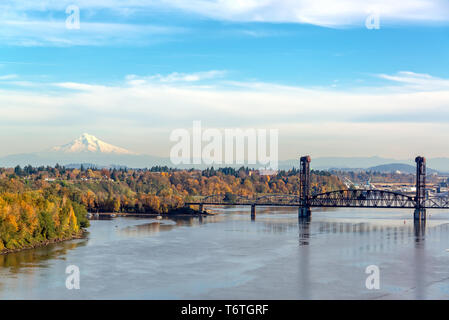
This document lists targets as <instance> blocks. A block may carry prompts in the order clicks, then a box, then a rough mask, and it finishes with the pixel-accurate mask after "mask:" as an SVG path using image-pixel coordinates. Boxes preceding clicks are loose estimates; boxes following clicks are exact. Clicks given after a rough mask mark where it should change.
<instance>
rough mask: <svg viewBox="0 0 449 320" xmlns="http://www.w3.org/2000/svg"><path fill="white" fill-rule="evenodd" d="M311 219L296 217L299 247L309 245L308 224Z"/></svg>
mask: <svg viewBox="0 0 449 320" xmlns="http://www.w3.org/2000/svg"><path fill="white" fill-rule="evenodd" d="M311 221H312V217H311V216H310V217H298V230H299V245H300V246H307V245H309V238H310V223H311Z"/></svg>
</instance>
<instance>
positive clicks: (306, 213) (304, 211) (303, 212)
mask: <svg viewBox="0 0 449 320" xmlns="http://www.w3.org/2000/svg"><path fill="white" fill-rule="evenodd" d="M311 215H312V210H310V207H298V217H310V216H311Z"/></svg>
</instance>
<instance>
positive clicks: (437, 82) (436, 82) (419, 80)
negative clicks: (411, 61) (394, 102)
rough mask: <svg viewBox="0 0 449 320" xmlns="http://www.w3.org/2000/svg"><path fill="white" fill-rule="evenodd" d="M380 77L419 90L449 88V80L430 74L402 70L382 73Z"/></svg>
mask: <svg viewBox="0 0 449 320" xmlns="http://www.w3.org/2000/svg"><path fill="white" fill-rule="evenodd" d="M379 77H380V78H382V79H386V80H390V81H394V82H397V83H399V84H401V85H405V87H402V88H406V89H409V88H413V89H417V90H442V89H449V80H447V79H441V78H438V77H434V76H431V75H429V74H423V73H415V72H410V71H400V72H398V73H397V74H394V75H388V74H380V75H379Z"/></svg>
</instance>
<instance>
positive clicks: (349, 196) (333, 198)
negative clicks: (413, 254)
mask: <svg viewBox="0 0 449 320" xmlns="http://www.w3.org/2000/svg"><path fill="white" fill-rule="evenodd" d="M310 162H311V159H310V157H309V156H305V157H301V158H300V189H299V190H300V191H299V195H290V194H285V195H283V194H278V195H265V196H259V197H243V196H237V195H235V196H233V199H231V200H230V199H226V196H225V195H211V196H205V197H202V198H200V199H198V200H195V201H191V202H186V203H185V205H198V206H199V210H200V211H203V208H204V206H205V205H208V206H251V216H253V217H255V215H256V206H277V207H298V215H299V216H300V217H308V216H310V215H311V208H314V207H315V208H320V207H321V208H325V207H328V208H388V209H413V210H414V219H415V220H425V219H426V210H427V209H449V197H447V196H446V197H426V189H425V187H426V159H425V158H424V157H416V159H415V162H416V194H415V196H410V195H405V194H402V193H399V192H393V191H385V190H371V189H369V190H361V189H356V190H338V191H331V192H325V193H319V194H313V195H311V194H310Z"/></svg>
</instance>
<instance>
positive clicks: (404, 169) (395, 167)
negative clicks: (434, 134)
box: [366, 163, 437, 174]
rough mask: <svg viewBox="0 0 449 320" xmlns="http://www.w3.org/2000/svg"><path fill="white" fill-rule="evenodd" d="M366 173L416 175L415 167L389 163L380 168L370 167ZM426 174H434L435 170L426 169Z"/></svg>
mask: <svg viewBox="0 0 449 320" xmlns="http://www.w3.org/2000/svg"><path fill="white" fill-rule="evenodd" d="M366 170H367V171H377V172H382V173H389V172H395V171H400V172H401V173H413V174H415V173H416V167H415V166H412V165H409V164H404V163H389V164H382V165H380V166H375V167H370V168H368V169H366ZM426 172H427V173H436V172H437V171H436V170H433V169H432V168H429V167H427V168H426Z"/></svg>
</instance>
